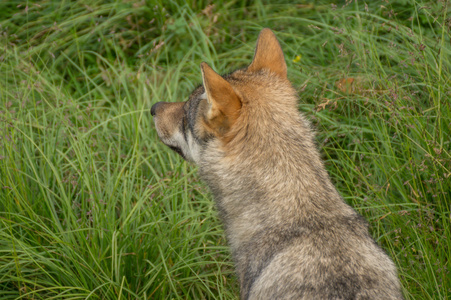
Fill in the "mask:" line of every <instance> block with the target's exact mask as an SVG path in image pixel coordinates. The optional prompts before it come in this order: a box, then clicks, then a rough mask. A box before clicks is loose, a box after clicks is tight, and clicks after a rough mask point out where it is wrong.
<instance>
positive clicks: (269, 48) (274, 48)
mask: <svg viewBox="0 0 451 300" xmlns="http://www.w3.org/2000/svg"><path fill="white" fill-rule="evenodd" d="M247 69H248V70H249V71H259V70H261V69H269V70H270V71H272V72H274V73H276V74H277V75H279V76H280V77H282V78H284V79H286V78H287V64H286V63H285V58H284V57H283V51H282V48H281V47H280V44H279V42H278V41H277V38H276V36H275V35H274V33H273V32H272V31H271V29H269V28H265V29H263V30H262V31H261V32H260V34H259V36H258V40H257V47H256V48H255V54H254V59H253V60H252V63H251V64H250V66H249V67H248V68H247Z"/></svg>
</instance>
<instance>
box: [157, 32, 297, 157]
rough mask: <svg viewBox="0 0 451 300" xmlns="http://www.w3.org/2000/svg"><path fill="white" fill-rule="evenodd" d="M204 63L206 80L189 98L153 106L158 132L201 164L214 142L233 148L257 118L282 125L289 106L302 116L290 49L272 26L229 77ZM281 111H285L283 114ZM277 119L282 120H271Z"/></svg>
mask: <svg viewBox="0 0 451 300" xmlns="http://www.w3.org/2000/svg"><path fill="white" fill-rule="evenodd" d="M200 69H201V73H202V79H203V85H202V86H200V87H198V88H197V89H196V90H194V91H193V93H192V94H191V95H190V97H189V99H188V101H186V102H181V103H169V102H158V103H156V104H154V105H153V106H152V108H151V114H152V116H153V117H154V121H155V127H156V129H157V133H158V136H159V137H160V139H161V140H162V141H163V143H164V144H166V145H167V146H169V147H170V148H171V149H172V150H174V151H175V152H177V153H178V154H180V155H181V156H182V157H183V158H184V159H186V160H188V161H193V162H195V163H197V164H199V163H200V161H201V160H202V153H203V152H204V150H205V149H206V148H207V146H208V145H211V144H214V145H216V148H218V147H220V148H223V149H225V148H227V145H229V144H231V143H232V142H233V141H234V140H235V139H236V138H237V137H239V136H241V138H245V137H243V134H244V135H245V134H249V132H247V133H243V131H246V130H247V129H246V128H248V127H249V124H251V123H252V124H254V126H257V127H258V126H259V123H260V125H261V127H260V128H261V129H262V130H263V131H264V130H270V128H271V127H277V126H279V125H281V124H280V123H283V122H284V120H283V118H285V117H288V118H289V116H287V115H285V116H284V114H286V112H287V109H286V107H285V106H289V109H288V111H290V112H292V113H293V114H294V115H295V118H296V119H299V113H298V111H297V109H296V100H297V99H296V96H295V91H294V89H293V88H292V87H291V84H290V82H289V81H288V79H287V66H286V63H285V59H284V55H283V52H282V49H281V47H280V45H279V43H278V41H277V39H276V36H275V35H274V33H273V32H272V31H271V30H270V29H263V30H262V31H261V32H260V35H259V37H258V41H257V46H256V49H255V54H254V58H253V60H252V62H251V64H250V65H249V66H248V67H247V68H244V69H240V70H237V71H234V72H233V73H231V74H229V75H226V76H224V77H223V76H221V75H219V74H217V73H216V72H215V71H214V70H213V69H212V68H210V66H208V65H207V64H206V63H205V62H203V63H201V65H200ZM281 99H283V100H281ZM281 107H285V108H284V109H280V108H281ZM277 111H281V112H283V113H281V114H279V115H277ZM273 119H276V120H275V121H276V122H275V123H274V124H271V120H273ZM250 120H252V122H250ZM263 123H264V124H263ZM276 123H279V124H276ZM265 136H266V137H268V134H266V135H265ZM269 136H271V135H270V134H269Z"/></svg>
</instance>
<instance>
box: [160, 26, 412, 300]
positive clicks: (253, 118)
mask: <svg viewBox="0 0 451 300" xmlns="http://www.w3.org/2000/svg"><path fill="white" fill-rule="evenodd" d="M265 30H266V32H265V33H264V34H266V36H264V37H263V38H266V39H272V35H273V34H272V32H268V29H265ZM271 34H272V35H271ZM261 39H262V37H260V39H259V45H260V44H261V43H260V41H261ZM273 39H275V37H274V38H273ZM268 43H272V47H275V46H274V45H275V44H274V41H273V40H269V41H268ZM275 43H277V41H276V42H275ZM277 45H278V44H277ZM258 47H260V48H263V47H265V45H264V44H263V46H258ZM279 48H280V46H279ZM260 50H261V49H260ZM261 51H264V49H263V50H261ZM280 51H281V50H280ZM257 55H258V54H256V56H257ZM282 58H283V56H282ZM254 61H255V58H254ZM259 63H260V62H259ZM263 64H264V63H263ZM271 64H273V62H271ZM283 64H284V62H283ZM257 67H259V66H255V64H254V66H253V69H252V71H249V70H248V69H242V70H237V71H235V72H233V73H232V74H230V75H228V76H226V77H224V79H225V80H226V81H227V82H228V83H229V84H230V85H231V86H232V87H233V90H234V91H235V92H236V94H237V95H239V98H240V101H241V105H242V107H241V109H240V113H239V116H238V118H237V119H236V121H234V123H233V126H231V127H230V129H229V130H228V132H227V133H226V138H225V137H224V136H221V135H220V134H219V135H218V134H215V133H214V132H215V131H212V130H206V129H205V128H206V127H208V126H207V125H205V124H206V123H205V122H203V121H205V116H206V115H207V114H206V113H205V111H206V110H208V109H210V108H209V107H211V104H210V106H209V105H208V103H211V101H212V100H208V99H207V100H206V99H205V89H204V87H199V88H198V89H196V90H195V91H194V92H193V94H192V96H191V97H190V100H189V101H188V102H187V103H186V104H185V106H184V118H183V120H180V122H185V123H186V125H187V126H175V127H174V128H176V129H177V128H185V130H186V131H187V132H189V134H188V136H190V137H191V140H190V142H186V141H185V144H183V143H184V142H183V141H179V143H180V146H179V148H180V149H185V148H186V147H187V146H186V144H193V141H194V143H195V144H196V147H195V148H196V151H195V152H196V153H195V155H193V154H190V155H188V157H195V159H191V160H193V161H194V162H195V163H196V164H197V165H198V166H199V171H200V172H199V173H200V176H201V178H202V179H203V180H204V181H205V182H206V183H207V184H208V186H209V187H210V189H211V191H212V193H213V195H214V199H215V202H216V204H217V207H218V210H219V212H220V216H221V219H222V221H223V223H224V226H225V229H226V235H227V238H228V241H229V244H230V246H231V250H232V254H233V257H234V260H235V263H236V272H237V274H238V278H239V281H240V285H241V299H403V297H402V294H401V288H400V283H399V280H398V276H397V272H396V268H395V266H394V264H393V262H392V261H391V260H390V258H389V257H388V255H387V254H386V253H385V252H384V251H383V250H382V249H381V248H380V247H379V246H378V245H377V244H376V243H375V241H374V240H373V239H372V238H371V236H370V235H369V233H368V229H367V224H366V222H365V221H364V219H363V218H362V217H361V216H360V215H358V214H357V213H356V212H355V211H354V210H353V209H352V208H351V207H350V206H349V205H347V204H346V203H345V202H344V201H343V199H342V198H341V196H340V195H339V193H338V192H337V190H336V189H335V187H334V186H333V184H332V182H331V180H330V178H329V176H328V174H327V172H326V170H325V168H324V166H323V163H322V161H321V159H320V155H319V152H318V150H317V148H316V145H315V142H314V134H313V132H312V130H311V128H310V125H309V123H308V121H307V120H306V119H305V118H304V117H303V116H302V115H300V114H299V112H298V110H297V96H296V92H295V90H294V89H293V88H292V86H291V84H290V82H289V81H288V80H287V79H286V78H284V69H283V68H282V67H283V66H282V67H278V68H277V72H278V73H277V74H275V73H274V72H272V69H271V68H272V67H271V65H270V66H269V67H268V68H264V67H263V68H260V69H258V68H257ZM285 68H286V67H285ZM202 97H203V98H202ZM209 101H210V102H209ZM156 115H157V116H158V117H160V116H161V118H162V119H163V120H164V119H165V117H164V111H160V112H156ZM166 119H167V120H171V122H173V119H171V118H168V117H166ZM202 120H203V121H202ZM168 122H169V121H168ZM166 126H169V125H166V124H165V123H164V121H158V122H157V120H156V127H157V129H158V132H159V134H160V132H164V131H165V130H163V129H164V127H166ZM212 132H213V133H212ZM180 136H182V135H180ZM183 136H185V137H186V136H187V134H186V133H185V134H184V135H183ZM160 137H161V138H162V140H163V141H164V140H165V139H166V140H167V137H166V138H165V137H163V136H161V135H160ZM185 140H186V139H185ZM182 144H183V145H182ZM172 146H173V145H172ZM191 148H193V147H192V146H191ZM190 151H193V150H190Z"/></svg>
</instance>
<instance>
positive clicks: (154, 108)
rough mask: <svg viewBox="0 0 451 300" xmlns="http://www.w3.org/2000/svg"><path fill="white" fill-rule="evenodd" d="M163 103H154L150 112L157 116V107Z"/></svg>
mask: <svg viewBox="0 0 451 300" xmlns="http://www.w3.org/2000/svg"><path fill="white" fill-rule="evenodd" d="M161 103H163V102H157V103H155V104H154V105H152V107H151V108H150V114H151V115H152V116H155V115H156V113H157V107H158V106H159V105H161Z"/></svg>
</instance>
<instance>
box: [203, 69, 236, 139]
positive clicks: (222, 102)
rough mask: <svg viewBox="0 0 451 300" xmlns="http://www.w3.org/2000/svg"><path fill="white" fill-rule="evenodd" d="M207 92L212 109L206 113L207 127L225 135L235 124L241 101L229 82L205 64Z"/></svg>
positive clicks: (204, 78) (205, 86)
mask: <svg viewBox="0 0 451 300" xmlns="http://www.w3.org/2000/svg"><path fill="white" fill-rule="evenodd" d="M200 67H201V71H202V79H203V82H204V88H205V92H206V93H207V99H208V102H209V104H210V107H209V109H208V111H207V113H206V116H205V117H206V119H207V125H209V126H210V127H211V129H213V131H215V132H216V133H217V134H219V135H224V134H225V133H226V132H228V130H229V129H230V127H231V126H232V125H233V123H235V121H236V119H237V118H238V115H239V111H240V109H241V101H240V98H239V97H238V95H237V94H236V93H235V91H234V90H233V88H232V86H231V85H230V83H229V82H227V80H225V79H224V78H222V76H221V75H219V74H217V73H216V72H215V71H213V69H212V68H210V66H209V65H207V64H206V63H205V62H203V63H201V65H200Z"/></svg>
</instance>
